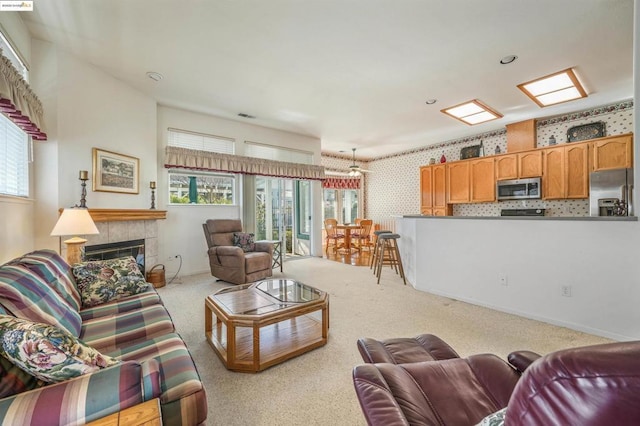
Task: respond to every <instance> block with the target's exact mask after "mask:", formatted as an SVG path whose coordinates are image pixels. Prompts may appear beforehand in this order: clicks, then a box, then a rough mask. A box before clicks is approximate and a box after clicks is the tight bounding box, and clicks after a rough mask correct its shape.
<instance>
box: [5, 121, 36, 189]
mask: <svg viewBox="0 0 640 426" xmlns="http://www.w3.org/2000/svg"><path fill="white" fill-rule="evenodd" d="M0 193H2V194H7V195H15V196H18V197H28V196H29V141H28V136H27V134H26V133H24V132H23V131H22V130H20V128H19V127H18V126H16V125H15V124H13V122H12V121H11V120H9V119H8V118H7V117H5V116H4V115H3V114H0Z"/></svg>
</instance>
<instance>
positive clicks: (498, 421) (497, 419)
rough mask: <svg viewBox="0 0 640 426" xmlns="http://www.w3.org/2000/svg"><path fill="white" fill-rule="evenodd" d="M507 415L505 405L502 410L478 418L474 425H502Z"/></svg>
mask: <svg viewBox="0 0 640 426" xmlns="http://www.w3.org/2000/svg"><path fill="white" fill-rule="evenodd" d="M506 417H507V407H505V408H503V409H502V410H498V411H496V412H495V413H491V414H489V415H488V416H487V417H485V418H484V419H482V420H480V423H478V424H477V425H476V426H503V425H504V422H505V419H506Z"/></svg>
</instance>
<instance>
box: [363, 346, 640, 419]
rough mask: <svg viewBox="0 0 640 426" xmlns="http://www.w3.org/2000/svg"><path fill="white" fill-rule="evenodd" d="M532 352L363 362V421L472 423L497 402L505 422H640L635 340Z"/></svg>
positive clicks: (638, 362)
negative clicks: (504, 356) (539, 354)
mask: <svg viewBox="0 0 640 426" xmlns="http://www.w3.org/2000/svg"><path fill="white" fill-rule="evenodd" d="M536 358H537V356H536V354H533V353H532V352H528V351H523V352H516V353H514V354H511V355H510V356H509V363H507V362H505V361H503V360H501V359H500V358H498V357H496V356H495V355H490V354H484V355H472V356H469V357H467V358H453V359H445V360H436V361H424V362H414V363H407V364H397V365H396V364H390V363H378V364H365V365H359V366H357V367H355V369H354V370H353V381H354V385H355V388H356V394H357V396H358V400H359V401H360V406H361V407H362V411H363V413H364V415H365V418H366V420H367V422H368V424H369V425H385V426H392V425H465V426H466V425H474V424H476V423H478V422H480V421H481V420H482V419H483V418H484V417H486V416H488V415H489V414H491V413H493V412H495V411H497V410H499V409H502V408H504V407H506V421H505V424H506V425H518V426H520V425H556V424H557V425H565V424H566V425H569V424H571V425H574V424H575V425H586V426H589V425H612V424H625V425H626V424H640V342H623V343H612V344H604V345H594V346H587V347H581V348H573V349H565V350H561V351H558V352H553V353H551V354H548V355H546V356H543V357H541V358H537V359H536ZM530 363H531V364H530ZM529 364H530V365H529ZM522 371H524V373H523V374H522V377H521V378H520V373H521V372H522Z"/></svg>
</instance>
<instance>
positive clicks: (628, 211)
mask: <svg viewBox="0 0 640 426" xmlns="http://www.w3.org/2000/svg"><path fill="white" fill-rule="evenodd" d="M589 213H590V215H591V216H634V212H633V169H616V170H604V171H599V172H593V173H591V174H590V175H589Z"/></svg>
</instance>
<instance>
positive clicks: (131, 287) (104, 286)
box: [73, 256, 150, 308]
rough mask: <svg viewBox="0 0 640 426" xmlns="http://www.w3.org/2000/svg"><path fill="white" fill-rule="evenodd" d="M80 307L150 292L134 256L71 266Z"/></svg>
mask: <svg viewBox="0 0 640 426" xmlns="http://www.w3.org/2000/svg"><path fill="white" fill-rule="evenodd" d="M73 275H74V276H75V279H76V283H77V285H78V289H79V290H80V297H81V299H82V307H83V308H87V307H91V306H96V305H101V304H103V303H107V302H109V301H112V300H118V299H121V298H123V297H126V296H130V295H132V294H138V293H142V292H144V291H147V290H148V289H149V285H150V284H149V283H147V282H146V280H145V279H144V276H143V275H142V272H140V269H139V268H138V264H137V263H136V260H135V259H134V258H133V256H128V257H121V258H117V259H108V260H92V261H88V262H82V263H76V264H75V265H73Z"/></svg>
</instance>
